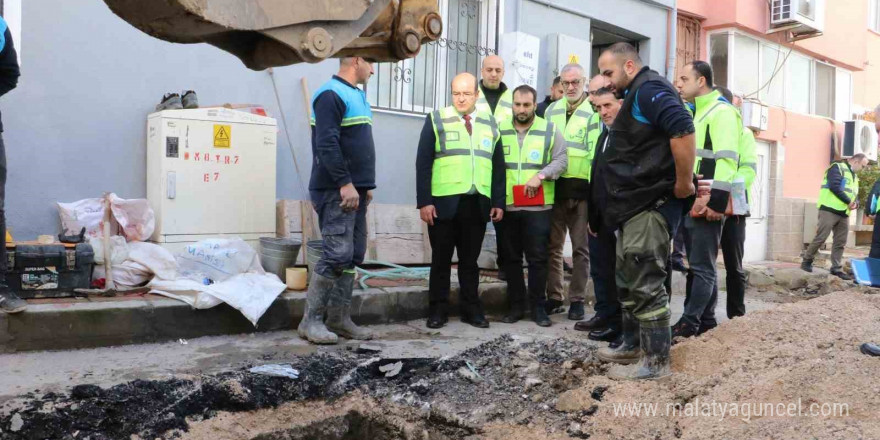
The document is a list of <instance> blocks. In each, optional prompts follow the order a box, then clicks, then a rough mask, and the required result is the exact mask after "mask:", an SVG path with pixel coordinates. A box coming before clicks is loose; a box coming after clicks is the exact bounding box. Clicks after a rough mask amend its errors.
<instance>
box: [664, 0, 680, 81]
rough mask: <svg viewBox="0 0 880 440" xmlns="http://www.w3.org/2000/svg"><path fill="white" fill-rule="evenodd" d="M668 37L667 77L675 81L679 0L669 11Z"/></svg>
mask: <svg viewBox="0 0 880 440" xmlns="http://www.w3.org/2000/svg"><path fill="white" fill-rule="evenodd" d="M666 35H667V39H666V79H668V80H669V81H670V82H672V83H675V56H676V52H677V51H678V48H677V47H676V44H678V0H676V1H675V3H674V5H673V6H672V10H671V11H670V12H669V23H668V25H667V32H666Z"/></svg>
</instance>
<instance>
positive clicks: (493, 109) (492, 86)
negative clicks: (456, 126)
mask: <svg viewBox="0 0 880 440" xmlns="http://www.w3.org/2000/svg"><path fill="white" fill-rule="evenodd" d="M480 76H481V77H482V78H481V79H480V97H479V98H477V111H480V112H482V113H489V114H491V115H493V116H495V122H496V123H498V124H500V123H502V122H503V121H506V120H511V119H513V91H512V90H508V88H507V84H504V60H503V59H502V58H501V57H500V56H498V55H489V56H487V57H486V58H485V59H483V64H482V67H481V69H480ZM502 241H504V231H500V230H498V228H495V246H496V247H495V252H496V253H495V255H497V256H498V258H497V259H496V262H497V264H498V278H500V279H502V280H503V279H505V277H504V270H503V267H504V252H503V251H502V249H501V242H502Z"/></svg>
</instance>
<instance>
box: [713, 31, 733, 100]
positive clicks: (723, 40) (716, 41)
mask: <svg viewBox="0 0 880 440" xmlns="http://www.w3.org/2000/svg"><path fill="white" fill-rule="evenodd" d="M729 43H730V35H729V34H726V33H725V34H715V35H712V36H711V37H709V53H711V54H712V56H711V57H709V64H711V65H712V72H713V73H715V84H718V85H720V86H724V87H727V88H730V83H729V80H728V75H727V63H728V59H727V56H728V54H727V50H728V44H729Z"/></svg>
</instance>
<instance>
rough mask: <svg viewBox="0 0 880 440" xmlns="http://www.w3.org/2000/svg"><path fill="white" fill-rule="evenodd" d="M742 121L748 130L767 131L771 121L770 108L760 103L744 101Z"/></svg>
mask: <svg viewBox="0 0 880 440" xmlns="http://www.w3.org/2000/svg"><path fill="white" fill-rule="evenodd" d="M742 120H743V125H745V126H746V127H748V128H751V129H754V130H758V131H766V130H767V124H768V121H769V120H770V108H769V107H767V106H766V105H764V104H761V103H760V102H756V101H743V103H742Z"/></svg>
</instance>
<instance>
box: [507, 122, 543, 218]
mask: <svg viewBox="0 0 880 440" xmlns="http://www.w3.org/2000/svg"><path fill="white" fill-rule="evenodd" d="M499 128H500V130H501V145H503V146H504V163H505V166H506V168H507V202H506V203H507V204H508V205H513V186H514V185H525V184H526V183H527V182H528V181H529V179H531V178H532V177H534V176H535V175H536V174H538V172H540V171H541V170H543V169H544V167H546V166H547V164H549V163H550V161H551V160H552V159H553V157H552V154H553V153H552V152H553V139H554V138H555V136H554V133H556V127H555V126H554V125H553V123H551V122H547V121H546V120H545V119H543V118H540V117H538V116H535V120H534V122H532V126H531V127H529V131H528V133H526V136H525V139H523V143H522V147H520V145H519V136H518V135H517V132H516V128H514V126H513V121H512V120H510V121H504V122H502V123H501V124H499ZM541 185H542V186H543V187H544V204H545V205H552V204H553V198H554V192H555V189H556V184H555V182H553V181H548V180H545V181H543V182H542V184H541Z"/></svg>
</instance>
